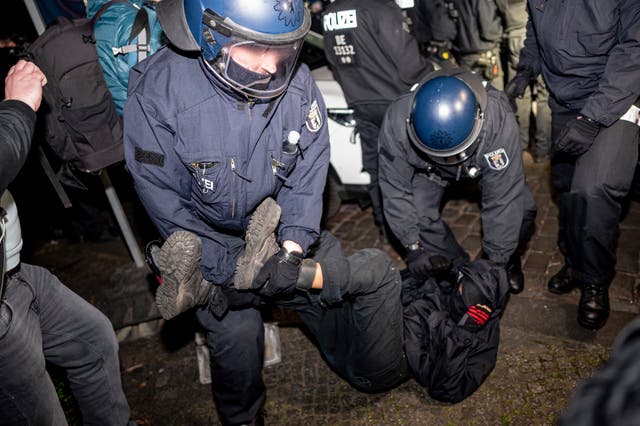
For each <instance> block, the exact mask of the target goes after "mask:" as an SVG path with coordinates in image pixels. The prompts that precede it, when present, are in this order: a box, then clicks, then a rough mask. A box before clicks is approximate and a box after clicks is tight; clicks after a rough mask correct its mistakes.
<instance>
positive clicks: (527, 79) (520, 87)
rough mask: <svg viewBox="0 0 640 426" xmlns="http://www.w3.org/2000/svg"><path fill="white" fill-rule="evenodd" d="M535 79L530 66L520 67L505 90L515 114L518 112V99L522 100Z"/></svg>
mask: <svg viewBox="0 0 640 426" xmlns="http://www.w3.org/2000/svg"><path fill="white" fill-rule="evenodd" d="M533 78H534V75H533V68H531V67H530V66H526V65H525V66H522V67H518V70H517V73H516V75H515V76H514V77H513V78H512V79H511V81H509V82H508V83H507V87H505V89H504V93H505V94H506V95H507V98H509V103H510V104H511V108H512V109H513V112H516V111H517V110H518V107H517V105H516V98H522V96H523V95H524V91H525V90H527V87H528V86H529V84H531V80H532V79H533Z"/></svg>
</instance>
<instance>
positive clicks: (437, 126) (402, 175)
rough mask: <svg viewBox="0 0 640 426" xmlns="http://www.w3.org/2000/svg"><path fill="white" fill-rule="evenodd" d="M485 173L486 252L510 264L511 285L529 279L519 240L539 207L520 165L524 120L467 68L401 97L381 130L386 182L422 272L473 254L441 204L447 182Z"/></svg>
mask: <svg viewBox="0 0 640 426" xmlns="http://www.w3.org/2000/svg"><path fill="white" fill-rule="evenodd" d="M467 178H471V179H479V185H480V189H481V191H482V228H483V239H482V248H483V252H484V255H485V256H486V257H488V258H489V260H491V261H493V262H494V263H496V264H498V265H500V266H504V267H505V268H506V269H507V272H508V274H509V284H510V286H511V291H512V292H513V293H519V292H520V291H522V289H523V287H524V277H523V275H522V271H521V267H520V256H519V254H518V252H517V248H518V246H522V245H523V244H524V243H526V241H527V239H528V237H529V235H530V232H531V230H532V226H533V220H534V218H535V215H536V207H535V203H534V201H533V197H532V196H531V192H530V191H529V189H528V187H527V185H526V183H525V179H524V174H523V169H522V148H521V146H520V141H519V138H518V125H517V123H516V120H515V116H514V115H513V113H512V111H511V107H510V106H509V102H508V100H507V98H506V96H505V95H504V94H503V93H502V92H501V91H498V90H497V89H495V88H493V87H492V86H490V85H488V86H487V87H486V88H485V87H484V86H483V82H482V80H481V78H480V77H479V76H478V75H476V74H474V73H471V72H468V71H464V70H462V69H452V70H440V71H436V72H434V73H432V74H429V75H428V76H427V77H426V79H425V81H424V82H422V83H421V84H420V86H419V87H418V88H417V89H416V90H414V91H413V92H412V93H409V94H407V95H405V96H402V97H400V98H399V99H398V100H397V101H395V102H394V103H393V104H392V105H391V106H390V107H389V110H388V111H387V115H386V117H385V120H384V123H383V126H382V129H381V132H380V187H381V191H382V195H383V201H384V209H385V217H386V218H387V221H388V223H389V226H390V228H391V230H392V232H393V233H394V234H395V236H396V237H397V238H398V239H399V240H400V242H401V243H402V244H403V245H404V246H405V248H406V250H407V253H406V260H407V266H408V268H409V270H410V271H411V272H412V273H413V274H414V275H416V276H418V277H420V276H424V275H425V274H426V271H428V270H429V269H434V268H435V267H436V266H438V265H442V264H443V262H442V258H445V259H448V260H450V261H453V263H454V265H457V264H460V263H461V262H462V261H464V260H467V259H468V254H467V253H466V252H465V250H464V249H463V248H462V247H461V246H460V245H459V244H458V243H457V242H456V240H455V237H454V235H453V234H452V232H451V230H450V229H449V227H448V226H447V224H446V223H445V222H444V221H443V220H442V218H441V217H440V204H441V202H442V196H443V194H444V190H445V188H446V186H447V185H448V183H449V182H451V181H457V180H460V179H467Z"/></svg>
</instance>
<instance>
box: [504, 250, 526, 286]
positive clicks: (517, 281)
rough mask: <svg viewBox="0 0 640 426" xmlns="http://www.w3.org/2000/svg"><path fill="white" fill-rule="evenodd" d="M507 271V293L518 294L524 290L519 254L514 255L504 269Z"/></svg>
mask: <svg viewBox="0 0 640 426" xmlns="http://www.w3.org/2000/svg"><path fill="white" fill-rule="evenodd" d="M504 269H505V270H506V271H507V277H508V278H509V291H511V293H513V294H518V293H520V292H521V291H522V290H524V274H523V273H522V261H521V260H520V254H519V253H517V252H516V253H514V254H513V255H512V256H511V258H510V259H509V263H507V264H506V265H505V267H504Z"/></svg>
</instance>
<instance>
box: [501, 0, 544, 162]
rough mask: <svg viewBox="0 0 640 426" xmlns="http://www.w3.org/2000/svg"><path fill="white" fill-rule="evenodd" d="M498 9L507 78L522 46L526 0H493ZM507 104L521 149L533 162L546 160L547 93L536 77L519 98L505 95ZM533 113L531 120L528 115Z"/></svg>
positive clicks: (516, 61) (509, 93)
mask: <svg viewBox="0 0 640 426" xmlns="http://www.w3.org/2000/svg"><path fill="white" fill-rule="evenodd" d="M496 3H497V4H498V8H499V9H500V11H501V13H502V15H503V17H504V24H505V28H504V33H505V38H506V48H507V53H508V56H507V57H508V60H507V62H508V65H509V66H508V67H507V69H506V73H507V78H508V79H511V78H513V76H514V75H515V74H516V72H517V71H516V69H517V67H518V61H519V60H520V50H522V48H523V47H524V39H525V36H526V32H527V30H526V27H527V17H528V14H527V1H526V0H497V1H496ZM506 93H507V97H509V98H510V100H511V105H512V106H514V108H515V109H516V117H517V119H518V124H519V125H520V140H521V142H522V149H529V150H530V151H531V153H532V155H533V159H534V161H536V162H537V163H540V162H543V161H546V160H548V159H549V148H550V145H551V140H550V139H551V110H550V109H549V92H548V91H547V86H545V84H544V81H543V80H542V77H540V76H538V77H537V78H536V79H535V80H533V81H532V82H531V83H530V84H529V87H528V88H526V89H525V92H524V94H523V96H522V98H517V96H515V94H514V93H511V92H506ZM532 113H533V121H532V120H531V115H532ZM532 122H533V123H534V124H535V125H534V127H535V131H534V132H533V133H534V140H533V143H531V144H530V133H531V132H530V128H531V123H532Z"/></svg>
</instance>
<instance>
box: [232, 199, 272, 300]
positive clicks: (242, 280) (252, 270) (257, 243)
mask: <svg viewBox="0 0 640 426" xmlns="http://www.w3.org/2000/svg"><path fill="white" fill-rule="evenodd" d="M281 211H282V209H281V208H280V206H279V205H278V204H277V203H276V202H275V200H273V199H272V198H267V199H265V200H264V201H263V202H262V203H260V205H259V206H258V207H257V208H256V210H255V212H254V213H253V215H252V216H251V219H250V220H249V225H248V226H247V233H246V246H245V250H244V253H243V254H242V256H240V257H239V258H238V261H237V263H236V272H235V276H234V277H233V286H234V287H235V288H237V289H239V290H247V289H250V288H252V284H253V280H254V279H255V277H256V275H257V274H258V271H260V268H262V266H263V265H264V262H263V261H264V260H266V259H268V258H269V257H271V256H273V255H274V254H276V253H277V252H278V245H277V243H276V242H275V238H269V237H270V236H271V235H272V234H273V233H274V232H275V230H276V227H277V226H278V223H279V222H280V213H281ZM261 252H262V253H265V254H264V256H261V257H262V259H258V255H259V254H260V253H261ZM256 261H257V262H256Z"/></svg>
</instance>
